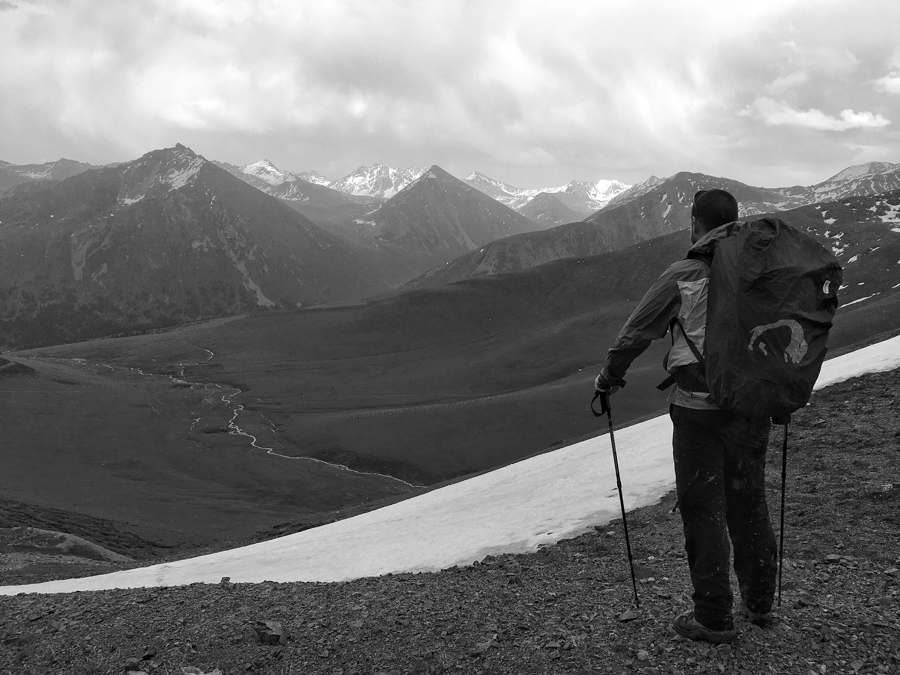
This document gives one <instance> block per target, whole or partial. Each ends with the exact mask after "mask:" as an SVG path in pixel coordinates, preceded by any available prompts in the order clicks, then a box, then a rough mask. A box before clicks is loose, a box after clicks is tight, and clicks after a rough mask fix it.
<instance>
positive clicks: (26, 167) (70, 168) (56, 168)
mask: <svg viewBox="0 0 900 675" xmlns="http://www.w3.org/2000/svg"><path fill="white" fill-rule="evenodd" d="M94 168H97V167H95V166H93V165H92V164H85V163H83V162H76V161H75V160H73V159H65V158H63V159H58V160H56V161H55V162H46V163H44V164H10V163H9V162H4V161H0V194H2V193H4V192H6V191H7V190H9V189H10V188H13V187H15V186H16V185H21V184H22V183H29V182H31V181H38V180H65V179H66V178H70V177H71V176H74V175H76V174H79V173H81V172H82V171H87V170H88V169H94Z"/></svg>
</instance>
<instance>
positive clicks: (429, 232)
mask: <svg viewBox="0 0 900 675" xmlns="http://www.w3.org/2000/svg"><path fill="white" fill-rule="evenodd" d="M356 225H357V226H358V227H357V230H356V232H357V234H358V235H359V236H362V237H365V238H366V239H368V240H370V241H372V242H374V243H375V244H376V245H378V246H379V247H384V248H386V249H388V250H392V251H396V252H398V253H400V254H402V255H406V256H410V257H411V258H412V259H413V260H415V261H416V266H417V267H418V269H419V271H420V272H422V271H424V270H426V269H429V268H431V267H433V266H435V265H438V264H440V263H443V262H446V261H448V260H451V259H452V258H455V257H457V256H460V255H463V254H465V253H468V252H469V251H472V250H474V249H477V248H478V247H480V246H484V245H485V244H488V243H490V242H492V241H496V240H497V239H501V238H503V237H508V236H510V235H514V234H519V233H522V232H530V231H532V230H534V229H536V228H537V227H540V226H539V225H537V224H535V223H534V222H532V221H530V220H528V218H525V217H524V216H521V215H519V214H518V213H516V212H515V211H513V210H512V209H510V208H508V207H506V206H504V205H503V204H500V203H499V202H497V201H495V200H494V199H491V198H490V197H488V196H487V195H485V194H483V193H481V192H479V191H478V190H476V189H474V188H472V187H469V186H468V185H466V184H465V183H463V182H462V181H460V180H457V179H456V178H454V177H453V176H451V175H450V174H449V173H447V172H446V171H444V170H443V169H441V168H440V167H438V166H433V167H431V169H430V170H428V171H427V172H425V173H424V174H423V175H422V176H420V177H419V178H418V179H417V180H416V181H415V182H414V183H412V184H411V185H409V186H408V187H406V188H405V189H403V190H402V191H400V192H399V193H398V194H397V195H396V196H394V197H392V198H391V199H390V200H388V202H387V203H386V204H385V205H384V206H382V207H381V208H380V209H379V210H378V211H376V212H375V213H373V214H372V215H371V216H370V217H369V219H368V220H363V219H359V220H357V221H356Z"/></svg>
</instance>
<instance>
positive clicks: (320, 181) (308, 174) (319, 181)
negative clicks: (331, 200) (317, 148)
mask: <svg viewBox="0 0 900 675" xmlns="http://www.w3.org/2000/svg"><path fill="white" fill-rule="evenodd" d="M297 176H299V177H300V178H301V179H302V180H305V181H306V182H307V183H312V184H313V185H324V186H325V187H331V186H333V185H334V181H333V180H330V179H328V178H325V176H322V175H320V174H318V173H316V172H315V171H303V172H301V173H298V174H297Z"/></svg>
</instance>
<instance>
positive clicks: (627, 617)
mask: <svg viewBox="0 0 900 675" xmlns="http://www.w3.org/2000/svg"><path fill="white" fill-rule="evenodd" d="M640 616H641V615H640V614H639V613H638V611H637V610H635V609H626V610H625V611H624V612H622V613H621V614H619V621H622V622H625V621H634V620H635V619H639V618H640Z"/></svg>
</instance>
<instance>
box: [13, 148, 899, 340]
mask: <svg viewBox="0 0 900 675" xmlns="http://www.w3.org/2000/svg"><path fill="white" fill-rule="evenodd" d="M11 167H13V168H11ZM0 168H3V169H5V170H7V174H8V175H15V176H18V177H19V178H20V179H21V180H22V181H25V182H24V183H20V184H19V185H18V186H15V187H12V188H10V189H9V190H7V192H5V193H4V194H3V195H2V196H0V244H2V252H0V261H2V263H3V265H2V268H0V317H2V318H0V321H2V326H3V327H4V328H5V335H4V338H3V344H5V345H7V346H11V345H18V346H23V345H29V344H32V345H34V344H49V343H51V342H54V341H57V342H61V341H68V340H73V339H83V338H87V337H91V336H97V335H108V334H110V333H118V332H122V331H126V332H127V331H134V330H143V329H147V328H151V327H157V326H164V325H172V324H175V323H181V322H184V321H193V320H196V319H201V318H209V317H217V316H233V315H235V314H241V313H245V312H249V311H257V310H260V309H265V308H291V307H296V306H298V305H302V306H308V305H320V304H323V303H333V302H344V301H357V300H361V299H364V298H371V297H374V296H378V295H380V294H384V293H386V292H392V291H391V289H394V288H396V287H398V286H399V285H401V284H404V283H405V282H408V284H409V285H408V286H407V287H406V288H409V287H425V286H440V285H443V284H447V283H451V282H455V281H459V280H462V279H467V278H470V277H477V276H484V275H493V274H500V273H508V272H515V271H521V270H525V269H529V268H531V267H534V266H536V265H541V264H543V263H546V262H549V261H552V260H558V259H562V258H572V257H575V258H577V257H586V256H593V255H597V254H599V253H603V252H607V251H615V250H620V249H623V248H625V247H628V246H631V245H633V244H636V243H638V242H641V241H646V240H648V239H651V238H654V237H658V236H660V235H664V234H667V233H671V232H676V231H680V230H684V229H685V228H687V227H688V224H689V211H690V203H691V199H692V196H693V194H694V192H695V191H696V190H698V189H706V188H710V187H723V188H725V189H728V190H730V191H731V192H732V193H733V194H734V195H735V196H736V197H737V198H738V200H739V201H740V203H741V205H742V214H743V215H745V216H746V215H750V214H753V213H761V212H771V211H776V210H779V209H782V208H786V206H785V205H787V206H796V205H798V204H804V203H809V202H811V201H815V200H819V199H820V198H826V197H830V196H831V195H840V196H852V195H867V194H871V193H874V192H879V191H882V190H885V189H889V188H891V187H894V186H900V165H897V164H887V163H871V164H867V165H860V166H857V167H849V168H848V169H845V170H844V171H842V172H840V173H839V174H836V175H835V176H833V177H831V178H830V179H828V180H827V181H823V182H822V183H819V184H817V185H814V186H810V187H808V188H804V187H797V186H795V187H792V188H758V187H753V186H749V185H745V184H743V183H740V182H737V181H734V180H730V179H727V178H721V177H713V176H707V175H704V174H696V173H687V172H682V173H678V174H675V175H674V176H671V177H669V178H666V179H659V178H651V179H649V180H648V181H644V182H643V183H642V184H639V185H636V186H633V187H632V188H630V189H627V190H626V189H624V188H625V186H623V185H621V184H618V185H615V186H612V187H610V186H607V187H610V190H612V192H616V191H618V190H620V189H621V190H622V191H621V192H619V193H618V194H617V196H615V197H613V198H612V199H610V200H609V203H608V204H607V205H606V206H605V207H603V208H602V209H600V210H599V211H598V212H596V213H594V214H592V215H590V216H589V217H587V218H585V219H583V220H576V221H571V222H566V221H569V219H570V218H571V217H577V216H573V215H572V214H573V211H572V210H571V209H570V208H569V207H568V206H566V204H565V203H563V202H562V201H561V196H563V195H566V194H572V192H571V191H567V190H560V191H557V192H540V193H538V194H537V195H535V196H534V197H532V198H531V199H530V201H528V202H526V203H525V205H524V206H523V207H521V208H522V211H523V212H524V214H527V215H528V216H531V217H530V218H529V217H526V215H523V213H519V212H516V211H515V210H513V209H511V208H509V207H507V206H506V205H504V204H502V203H500V202H499V201H497V200H496V199H493V198H491V197H490V196H488V195H487V194H485V192H484V191H482V190H478V189H475V188H474V187H472V186H471V185H470V184H469V183H466V182H464V181H460V180H458V179H456V178H454V177H453V176H451V175H450V174H449V173H447V172H446V171H444V170H443V169H441V168H440V167H437V166H433V167H431V169H429V170H427V171H425V172H424V173H422V174H420V175H419V176H418V177H417V178H413V177H412V176H413V175H414V174H415V173H416V172H417V171H418V170H409V171H399V170H391V169H390V168H389V167H386V166H385V165H375V166H374V167H368V169H371V170H368V169H367V168H366V167H361V168H360V170H359V171H358V172H355V173H356V176H355V178H354V179H353V180H346V181H344V182H343V183H342V185H343V187H344V189H346V190H355V191H357V192H366V191H367V190H368V191H373V190H374V191H378V190H380V191H381V192H382V193H383V194H388V193H390V192H391V191H392V190H394V189H396V188H397V186H399V185H401V184H403V183H404V182H405V181H408V180H409V181H411V182H406V184H405V186H404V187H402V188H400V189H399V191H398V192H396V194H394V195H393V196H392V197H390V198H389V199H387V200H385V199H384V198H383V197H378V196H372V195H352V194H347V193H346V192H340V191H338V190H335V189H332V188H330V187H327V186H325V185H320V184H314V183H310V182H308V181H306V180H303V179H302V178H301V177H300V176H299V174H292V173H290V172H284V171H281V170H279V169H278V168H277V167H275V166H274V165H273V164H272V163H271V162H267V161H264V160H263V161H259V162H255V163H252V164H250V165H247V166H244V167H238V166H234V165H229V164H224V163H218V162H211V161H208V160H206V159H205V158H203V157H202V156H200V155H196V154H195V153H193V152H192V151H190V150H189V149H187V148H185V147H184V146H176V147H175V148H169V149H165V150H159V151H154V152H152V153H148V154H147V155H145V156H144V157H142V158H141V159H139V160H135V161H133V162H126V163H122V164H117V165H111V166H108V167H100V168H97V167H90V166H89V165H85V164H79V163H74V162H70V161H69V160H61V161H60V162H56V163H51V164H48V165H33V166H30V167H25V168H23V166H19V165H16V166H15V167H14V166H13V165H9V164H4V165H3V166H2V167H0ZM70 174H75V175H70ZM66 176H68V177H66ZM55 177H56V178H55ZM58 177H63V179H62V180H58ZM238 178H239V179H240V180H237V179H238ZM474 179H478V181H480V182H481V184H482V188H483V189H485V190H486V189H488V188H489V187H491V186H493V188H496V189H497V190H500V189H501V188H502V189H503V190H506V194H507V196H509V195H512V194H513V192H514V191H515V189H514V188H510V187H509V186H506V187H503V184H500V183H499V182H497V181H491V180H490V179H488V178H487V177H485V176H483V175H481V174H478V175H476V176H475V177H474V178H473V180H474ZM379 181H381V182H379ZM601 183H602V181H601ZM354 185H355V186H356V187H353V186H354ZM572 185H575V184H574V183H573V184H570V187H571V186H572ZM578 185H580V186H581V187H584V186H585V185H591V184H578ZM592 185H593V188H592V189H595V192H596V190H599V187H598V186H599V185H600V184H599V183H596V184H592ZM366 186H368V187H366ZM391 186H393V187H391ZM498 186H499V187H498ZM576 187H577V186H576ZM493 188H492V189H493ZM608 194H610V193H607V196H608ZM287 207H291V208H287ZM304 211H306V212H307V213H310V214H312V212H315V216H314V215H309V216H308V218H307V217H304V216H303V215H302V214H303V213H304ZM325 214H330V215H328V217H330V218H333V220H327V219H326V218H325V217H324V216H325ZM542 222H543V223H547V224H541V223H542ZM560 222H561V223H562V224H561V225H558V226H552V225H553V224H554V223H560ZM548 226H549V229H546V228H548Z"/></svg>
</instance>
